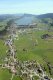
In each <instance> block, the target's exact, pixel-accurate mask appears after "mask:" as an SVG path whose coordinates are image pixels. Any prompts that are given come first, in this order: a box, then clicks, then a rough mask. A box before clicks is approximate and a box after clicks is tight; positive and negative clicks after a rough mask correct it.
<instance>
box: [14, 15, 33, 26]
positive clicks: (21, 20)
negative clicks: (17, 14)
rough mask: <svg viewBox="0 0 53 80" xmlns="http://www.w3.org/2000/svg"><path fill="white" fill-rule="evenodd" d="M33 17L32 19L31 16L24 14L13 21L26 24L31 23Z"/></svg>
mask: <svg viewBox="0 0 53 80" xmlns="http://www.w3.org/2000/svg"><path fill="white" fill-rule="evenodd" d="M33 19H34V17H33V16H24V17H22V18H21V19H19V20H18V19H17V20H15V23H16V24H17V25H28V24H30V23H32V21H33Z"/></svg>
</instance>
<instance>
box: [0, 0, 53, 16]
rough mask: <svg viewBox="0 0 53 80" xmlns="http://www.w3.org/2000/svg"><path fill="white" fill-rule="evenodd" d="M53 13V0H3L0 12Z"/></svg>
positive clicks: (0, 4)
mask: <svg viewBox="0 0 53 80" xmlns="http://www.w3.org/2000/svg"><path fill="white" fill-rule="evenodd" d="M25 13H27V14H35V15H39V14H45V13H53V0H27V1H26V0H19V1H18V0H2V1H0V14H25Z"/></svg>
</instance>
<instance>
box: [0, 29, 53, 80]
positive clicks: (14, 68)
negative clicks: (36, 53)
mask: <svg viewBox="0 0 53 80" xmlns="http://www.w3.org/2000/svg"><path fill="white" fill-rule="evenodd" d="M14 30H15V29H11V33H10V35H9V36H8V39H6V41H5V45H6V46H7V47H8V50H7V51H6V53H7V57H6V58H5V59H4V62H5V63H4V64H0V67H2V68H6V69H8V70H9V72H10V73H12V77H11V78H10V80H13V77H14V76H15V75H17V76H19V77H20V78H21V80H35V78H34V77H35V76H36V77H37V78H38V80H53V79H52V78H50V77H49V76H48V74H47V73H46V70H45V68H44V66H42V65H40V64H39V63H38V62H37V61H36V60H31V61H29V60H28V61H19V60H17V59H16V51H17V50H16V47H15V45H14V43H13V41H14V39H16V38H17V36H16V31H14Z"/></svg>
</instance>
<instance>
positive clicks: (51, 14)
mask: <svg viewBox="0 0 53 80" xmlns="http://www.w3.org/2000/svg"><path fill="white" fill-rule="evenodd" d="M37 18H40V19H42V18H52V19H53V13H47V14H42V15H38V16H37Z"/></svg>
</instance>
